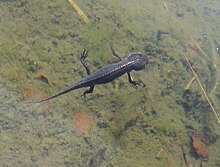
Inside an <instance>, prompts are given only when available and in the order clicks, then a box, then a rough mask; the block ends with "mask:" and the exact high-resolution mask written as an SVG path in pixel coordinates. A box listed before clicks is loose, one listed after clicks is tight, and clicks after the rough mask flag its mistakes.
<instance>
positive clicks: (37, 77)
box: [34, 72, 49, 85]
mask: <svg viewBox="0 0 220 167" xmlns="http://www.w3.org/2000/svg"><path fill="white" fill-rule="evenodd" d="M34 79H37V80H40V81H42V82H44V83H46V84H48V85H49V80H48V78H47V77H46V76H45V75H44V74H42V73H40V72H37V73H36V74H35V75H34Z"/></svg>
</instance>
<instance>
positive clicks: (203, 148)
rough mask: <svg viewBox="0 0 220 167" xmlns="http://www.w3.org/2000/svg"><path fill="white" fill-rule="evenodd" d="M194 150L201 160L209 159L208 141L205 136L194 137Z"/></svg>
mask: <svg viewBox="0 0 220 167" xmlns="http://www.w3.org/2000/svg"><path fill="white" fill-rule="evenodd" d="M192 148H193V149H194V151H195V152H196V153H197V154H198V156H199V157H201V158H206V159H207V158H208V156H209V155H208V141H207V139H206V137H205V136H203V135H195V136H193V137H192Z"/></svg>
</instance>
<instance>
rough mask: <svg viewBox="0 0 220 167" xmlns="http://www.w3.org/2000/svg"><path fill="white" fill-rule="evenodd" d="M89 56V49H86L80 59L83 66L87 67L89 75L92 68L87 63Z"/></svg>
mask: <svg viewBox="0 0 220 167" xmlns="http://www.w3.org/2000/svg"><path fill="white" fill-rule="evenodd" d="M87 57H88V51H87V50H86V49H84V50H83V52H82V53H81V57H80V61H81V63H82V65H83V67H85V69H86V73H87V75H90V74H91V70H90V68H89V66H88V65H87V63H86V58H87Z"/></svg>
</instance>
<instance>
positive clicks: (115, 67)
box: [37, 44, 149, 103]
mask: <svg viewBox="0 0 220 167" xmlns="http://www.w3.org/2000/svg"><path fill="white" fill-rule="evenodd" d="M111 51H112V54H113V55H114V56H116V57H117V58H118V59H119V60H120V61H119V62H117V63H113V64H110V65H107V66H105V67H103V68H101V69H99V70H97V71H95V72H93V73H91V70H90V68H89V67H88V65H87V63H86V58H87V57H88V51H87V50H86V49H84V50H83V52H82V54H81V58H80V61H81V63H82V65H83V66H84V68H85V69H86V73H87V75H86V76H85V77H83V78H82V79H81V81H79V82H77V83H75V84H73V85H72V86H69V87H67V88H66V89H64V90H62V91H60V92H58V93H56V94H54V95H52V96H50V97H47V98H44V99H42V100H40V101H38V102H37V103H41V102H44V101H47V100H50V99H53V98H55V97H58V96H60V95H63V94H65V93H68V92H70V91H73V90H76V89H79V88H83V87H89V89H88V90H86V91H85V92H84V93H83V96H84V97H85V96H86V94H89V93H92V92H93V90H94V87H95V85H98V84H105V83H108V82H111V81H113V80H114V79H116V78H118V77H120V76H122V75H123V74H125V73H127V75H128V81H129V82H130V83H131V84H133V85H138V84H139V83H138V82H137V81H134V80H133V79H132V78H131V75H130V72H131V71H132V70H135V71H140V70H142V69H144V68H145V67H146V66H147V65H148V62H149V59H148V58H147V56H144V55H143V54H141V53H139V52H137V53H133V54H131V55H129V56H128V57H127V58H123V57H122V55H121V54H119V53H118V52H117V51H116V50H115V49H114V48H113V45H112V44H111Z"/></svg>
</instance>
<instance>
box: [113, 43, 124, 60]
mask: <svg viewBox="0 0 220 167" xmlns="http://www.w3.org/2000/svg"><path fill="white" fill-rule="evenodd" d="M110 47H111V51H112V54H113V55H114V56H116V57H117V58H118V59H120V60H122V59H123V56H122V55H121V54H120V53H118V52H117V51H116V50H115V48H114V46H113V44H112V42H110Z"/></svg>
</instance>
